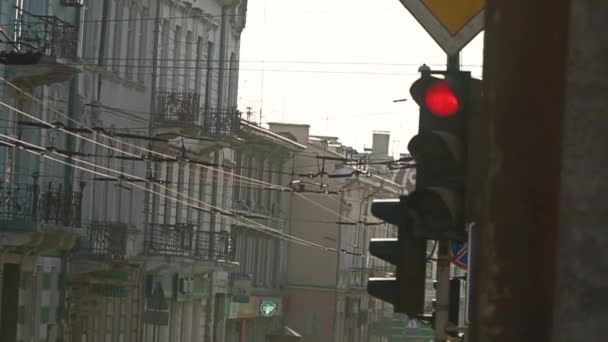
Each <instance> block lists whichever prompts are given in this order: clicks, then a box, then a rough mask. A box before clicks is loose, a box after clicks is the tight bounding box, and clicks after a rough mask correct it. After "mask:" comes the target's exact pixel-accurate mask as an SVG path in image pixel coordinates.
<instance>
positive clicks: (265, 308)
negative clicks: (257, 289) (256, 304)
mask: <svg viewBox="0 0 608 342" xmlns="http://www.w3.org/2000/svg"><path fill="white" fill-rule="evenodd" d="M278 310H279V304H278V303H277V302H275V301H272V300H262V301H261V302H260V315H261V316H262V317H273V316H275V315H276V314H277V311H278Z"/></svg>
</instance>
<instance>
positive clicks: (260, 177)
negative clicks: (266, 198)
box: [255, 157, 265, 209]
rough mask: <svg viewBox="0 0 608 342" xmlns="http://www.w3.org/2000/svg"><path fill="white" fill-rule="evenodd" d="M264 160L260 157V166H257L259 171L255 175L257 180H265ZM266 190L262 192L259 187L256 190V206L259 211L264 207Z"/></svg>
mask: <svg viewBox="0 0 608 342" xmlns="http://www.w3.org/2000/svg"><path fill="white" fill-rule="evenodd" d="M264 164H265V162H264V158H262V157H260V159H258V165H257V170H258V174H257V175H255V178H256V179H257V180H261V181H263V180H264ZM264 191H265V190H262V189H260V188H259V186H257V189H256V191H255V192H256V196H255V206H256V208H257V209H260V208H261V207H263V206H264V202H263V199H262V192H264Z"/></svg>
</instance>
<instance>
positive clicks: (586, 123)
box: [553, 1, 608, 341]
mask: <svg viewBox="0 0 608 342" xmlns="http://www.w3.org/2000/svg"><path fill="white" fill-rule="evenodd" d="M570 11H571V12H570V29H569V32H570V33H569V36H570V41H569V51H568V62H567V68H568V69H567V73H566V96H565V99H566V105H565V111H564V123H563V124H564V132H563V138H562V146H563V148H562V160H561V184H560V191H561V193H560V195H561V196H560V200H559V211H560V215H559V230H558V246H557V261H558V267H557V275H556V276H557V278H556V287H555V301H554V303H555V304H554V305H555V309H554V321H553V340H554V341H594V340H600V339H604V338H605V336H606V326H605V325H606V322H608V306H607V305H608V285H607V284H608V278H607V275H608V199H607V198H606V196H607V194H608V134H607V132H608V97H607V95H608V36H607V35H606V32H608V20H607V18H608V2H607V1H572V2H571V8H570Z"/></svg>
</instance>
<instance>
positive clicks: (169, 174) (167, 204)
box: [161, 163, 174, 224]
mask: <svg viewBox="0 0 608 342" xmlns="http://www.w3.org/2000/svg"><path fill="white" fill-rule="evenodd" d="M165 165H166V168H167V171H166V175H165V187H166V188H165V195H166V196H171V189H172V188H173V184H174V183H173V163H171V164H170V163H166V164H165ZM161 202H163V203H164V209H165V212H164V214H165V215H164V216H165V217H164V220H163V222H164V223H165V224H170V223H171V207H172V201H171V200H170V199H169V198H168V197H165V198H164V199H161Z"/></svg>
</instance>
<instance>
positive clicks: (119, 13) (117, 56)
mask: <svg viewBox="0 0 608 342" xmlns="http://www.w3.org/2000/svg"><path fill="white" fill-rule="evenodd" d="M114 5H115V6H116V8H115V15H114V18H115V20H116V21H114V47H113V49H112V59H111V61H110V63H109V64H110V65H111V66H112V70H113V71H114V72H115V73H117V74H118V73H120V65H121V57H122V56H121V55H122V27H123V25H124V21H123V20H122V19H123V12H124V8H123V5H122V2H121V1H118V0H117V1H115V2H114Z"/></svg>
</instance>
